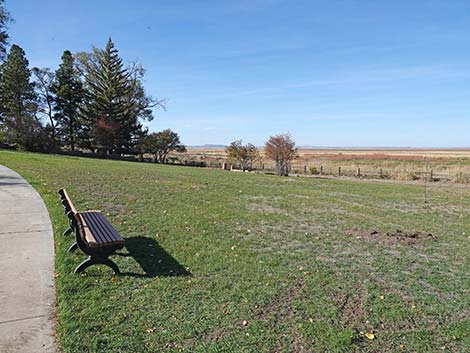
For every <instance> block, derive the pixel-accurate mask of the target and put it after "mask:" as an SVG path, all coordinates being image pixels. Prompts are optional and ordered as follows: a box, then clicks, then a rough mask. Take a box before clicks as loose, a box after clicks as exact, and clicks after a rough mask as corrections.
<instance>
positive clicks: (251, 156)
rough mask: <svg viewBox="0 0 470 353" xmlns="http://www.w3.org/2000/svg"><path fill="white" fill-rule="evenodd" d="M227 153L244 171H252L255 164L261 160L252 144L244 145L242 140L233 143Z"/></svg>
mask: <svg viewBox="0 0 470 353" xmlns="http://www.w3.org/2000/svg"><path fill="white" fill-rule="evenodd" d="M225 152H226V153H227V155H228V156H229V158H230V159H231V160H233V161H237V162H238V163H240V167H241V168H242V170H243V171H245V170H250V169H252V168H253V163H254V162H256V161H258V160H259V159H260V155H259V152H258V149H257V148H256V147H255V146H254V145H252V144H251V143H248V144H246V145H243V143H242V140H237V141H233V142H232V143H231V144H230V146H228V147H227V148H226V149H225Z"/></svg>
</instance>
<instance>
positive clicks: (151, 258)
mask: <svg viewBox="0 0 470 353" xmlns="http://www.w3.org/2000/svg"><path fill="white" fill-rule="evenodd" d="M125 242H126V249H127V251H128V252H129V253H127V254H123V253H117V254H116V255H118V256H126V257H127V256H129V257H132V258H133V259H134V260H135V261H137V263H138V264H139V265H140V267H141V268H142V270H143V271H144V274H141V273H132V272H123V273H121V275H124V276H134V277H150V278H152V277H161V276H163V277H174V276H191V275H192V274H191V272H189V271H187V270H186V268H185V267H184V266H183V265H181V264H180V263H179V262H178V261H177V260H176V259H175V258H174V257H173V256H171V255H170V254H169V253H167V252H166V250H165V249H163V248H162V247H161V246H160V245H159V244H158V242H157V241H156V240H155V239H152V238H147V237H142V236H141V237H131V238H126V239H125Z"/></svg>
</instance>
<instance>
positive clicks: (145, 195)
mask: <svg viewBox="0 0 470 353" xmlns="http://www.w3.org/2000/svg"><path fill="white" fill-rule="evenodd" d="M0 164H4V165H6V166H8V167H10V168H12V169H14V170H16V171H18V172H19V173H20V174H22V175H23V176H24V177H25V178H26V179H27V180H28V181H29V182H30V183H31V184H32V185H33V186H34V187H35V188H36V189H37V190H38V191H39V192H40V194H41V195H42V197H43V198H44V200H45V202H46V204H47V206H48V209H49V212H50V215H51V218H52V222H53V227H54V232H55V244H56V249H55V251H56V261H55V264H56V272H57V278H56V287H57V305H58V328H57V337H58V340H59V342H60V344H61V346H62V347H63V349H64V351H65V352H80V353H83V352H100V353H101V352H139V353H141V352H162V351H169V352H179V351H184V352H420V353H421V352H442V351H444V352H464V351H465V349H466V348H465V347H467V349H468V347H469V346H470V336H469V331H470V320H469V316H470V299H469V297H470V296H469V287H470V277H469V273H470V271H469V270H470V263H469V253H470V247H469V236H470V208H469V206H470V198H469V197H468V196H469V194H470V191H469V190H468V189H465V188H463V187H452V188H451V187H449V188H446V187H442V186H441V187H439V188H435V189H432V190H431V192H430V197H431V202H430V203H429V204H428V205H424V203H423V198H424V195H423V188H422V187H419V186H416V185H401V184H390V183H379V182H376V183H374V182H354V181H344V180H342V181H341V180H322V179H311V178H279V177H276V176H268V175H254V174H242V173H230V172H223V171H219V170H208V169H196V168H185V167H172V166H160V165H152V164H137V163H128V162H118V161H107V160H92V159H82V158H73V157H63V156H53V155H41V154H27V153H15V152H0ZM61 187H66V188H67V190H68V191H69V193H70V194H71V197H72V198H73V199H74V200H75V204H76V206H77V208H79V209H80V210H86V209H100V210H102V211H103V212H104V213H105V214H106V215H107V216H108V218H109V219H110V221H111V222H112V223H113V224H114V225H115V227H116V228H117V229H118V231H119V232H120V233H121V234H122V235H123V236H124V237H125V238H126V244H127V245H126V248H124V249H123V250H122V251H121V253H122V254H124V255H126V254H127V256H115V257H114V259H115V261H116V262H117V263H118V265H119V267H120V268H121V271H122V272H124V274H123V275H122V276H119V277H117V280H113V277H112V274H111V272H110V270H109V269H108V268H107V267H100V266H95V267H92V268H90V269H89V270H88V273H87V275H83V276H80V275H75V274H73V273H72V272H73V269H74V267H75V266H76V265H77V264H78V263H79V262H80V261H82V260H83V258H84V256H83V254H80V253H79V252H76V253H74V254H67V253H66V249H67V247H68V246H69V245H70V244H71V243H72V241H73V239H72V238H71V237H68V238H65V237H63V236H62V232H63V230H64V229H65V228H66V219H65V216H64V214H63V210H62V208H61V207H60V205H59V202H58V201H59V198H58V195H57V190H58V189H59V188H61ZM351 228H359V229H370V230H372V229H377V230H380V231H392V230H396V229H397V228H399V229H402V230H405V231H422V232H431V233H432V234H433V235H434V236H435V237H436V240H434V241H427V242H424V243H422V244H419V245H417V246H405V245H400V244H396V245H383V244H380V243H377V242H374V241H366V240H361V239H357V238H354V237H351V236H348V235H347V234H346V231H347V230H348V229H351ZM244 321H246V325H244V324H243V322H244ZM369 331H372V332H374V334H375V339H373V340H369V339H367V338H366V337H364V336H363V335H362V334H361V332H369Z"/></svg>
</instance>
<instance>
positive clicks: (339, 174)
mask: <svg viewBox="0 0 470 353" xmlns="http://www.w3.org/2000/svg"><path fill="white" fill-rule="evenodd" d="M338 176H341V167H338Z"/></svg>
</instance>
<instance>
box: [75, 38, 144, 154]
mask: <svg viewBox="0 0 470 353" xmlns="http://www.w3.org/2000/svg"><path fill="white" fill-rule="evenodd" d="M86 85H87V88H88V92H87V97H86V102H85V105H84V109H83V115H84V117H85V118H86V119H87V121H88V122H89V124H90V128H91V138H92V143H93V145H94V147H95V148H97V149H98V150H102V151H106V152H107V153H111V152H119V153H122V152H126V151H129V150H130V149H131V148H132V145H133V136H134V135H135V134H137V132H138V131H139V130H140V128H141V125H140V124H139V122H138V117H137V116H135V114H133V113H132V112H133V110H134V105H135V100H134V99H130V97H132V93H133V87H132V80H131V74H130V72H129V70H128V69H127V68H126V67H125V66H124V64H123V61H122V59H121V58H120V57H119V53H118V51H117V49H116V48H115V47H114V44H113V42H112V40H111V38H110V39H109V40H108V43H107V45H106V48H105V49H104V50H102V51H97V52H96V60H95V61H93V62H91V64H90V65H88V67H87V75H86Z"/></svg>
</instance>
